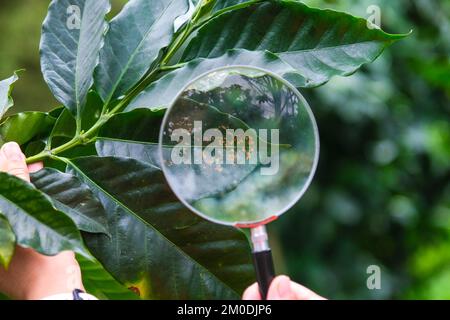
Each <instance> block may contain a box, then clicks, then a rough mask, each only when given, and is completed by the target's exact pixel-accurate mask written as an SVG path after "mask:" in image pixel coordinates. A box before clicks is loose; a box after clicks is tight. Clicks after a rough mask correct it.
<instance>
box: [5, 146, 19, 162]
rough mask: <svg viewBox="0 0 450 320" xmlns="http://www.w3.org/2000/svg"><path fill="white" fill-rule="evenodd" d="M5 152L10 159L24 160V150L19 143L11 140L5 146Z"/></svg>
mask: <svg viewBox="0 0 450 320" xmlns="http://www.w3.org/2000/svg"><path fill="white" fill-rule="evenodd" d="M3 153H4V154H5V156H6V158H7V159H8V160H10V161H23V160H24V157H23V154H22V150H20V147H19V145H18V144H17V143H14V142H10V143H7V144H5V145H4V146H3Z"/></svg>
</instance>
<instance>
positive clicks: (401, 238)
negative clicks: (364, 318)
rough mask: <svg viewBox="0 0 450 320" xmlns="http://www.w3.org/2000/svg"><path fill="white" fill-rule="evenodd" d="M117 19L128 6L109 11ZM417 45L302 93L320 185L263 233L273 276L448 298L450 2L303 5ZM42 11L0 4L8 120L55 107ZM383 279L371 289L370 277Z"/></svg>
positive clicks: (378, 293)
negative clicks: (10, 94) (376, 273)
mask: <svg viewBox="0 0 450 320" xmlns="http://www.w3.org/2000/svg"><path fill="white" fill-rule="evenodd" d="M112 2H113V5H114V9H113V13H111V16H113V14H114V12H117V11H118V10H119V9H120V5H121V3H124V2H126V1H124V0H121V1H120V0H116V1H112ZM304 2H306V3H307V4H309V5H312V6H316V7H321V8H333V9H338V10H342V11H347V12H350V13H352V14H354V15H357V16H362V17H365V18H367V17H369V15H370V14H368V13H367V8H368V7H369V6H370V5H378V6H379V7H380V9H381V14H382V16H381V22H382V27H383V28H384V29H385V30H386V31H389V32H395V33H406V32H408V31H409V30H413V34H412V35H411V36H410V37H409V38H407V39H406V40H403V41H400V42H399V43H397V44H395V45H394V46H393V47H391V48H389V49H388V50H387V51H386V52H385V53H384V54H383V56H382V57H381V58H380V59H379V60H377V61H376V62H375V63H374V64H372V65H370V66H367V67H365V68H364V69H363V71H361V72H358V73H357V74H355V75H353V76H352V77H349V78H335V79H333V80H332V81H331V82H330V83H328V84H327V85H326V86H324V87H322V88H319V89H311V90H303V93H304V94H305V96H306V97H307V99H308V100H309V102H310V104H311V106H312V108H313V111H314V113H315V115H316V118H317V122H318V124H319V128H320V134H321V144H322V151H321V160H320V164H319V168H318V173H317V175H316V179H315V180H314V182H313V184H312V186H311V187H310V189H309V191H308V192H307V194H306V195H305V196H304V198H303V199H302V200H301V201H300V202H299V203H298V205H297V206H296V207H295V208H293V209H292V210H290V212H288V213H287V214H286V215H284V216H283V217H282V218H281V219H280V220H279V221H276V222H274V223H273V224H272V225H271V226H270V232H271V241H272V247H273V249H274V252H275V256H276V257H275V259H276V261H277V271H278V272H279V273H287V274H289V275H290V276H291V277H292V278H293V279H294V280H296V281H298V282H300V283H302V284H304V285H306V286H308V287H311V288H312V289H313V290H315V291H317V292H318V293H320V294H322V295H324V296H326V297H328V298H334V299H336V298H351V299H389V298H396V299H400V298H408V299H414V298H424V299H450V185H449V181H450V122H449V120H450V117H449V112H450V103H449V95H450V59H449V58H450V2H449V1H441V0H395V1H392V0H342V1H337V0H336V1H331V0H330V1H325V0H309V1H304ZM48 4H49V1H46V0H0V30H1V32H0V78H1V79H3V78H6V77H9V76H10V75H11V74H12V72H13V71H14V70H17V69H26V71H24V72H22V73H21V74H20V77H21V79H20V81H19V82H18V83H17V85H16V86H15V89H14V99H15V104H16V107H15V108H14V109H13V110H12V112H19V111H24V110H49V109H50V108H52V107H55V106H57V105H58V103H57V102H56V101H55V100H54V99H53V98H52V96H51V94H50V92H49V90H48V89H47V87H46V84H45V82H44V81H43V79H42V75H41V73H40V67H39V37H40V28H41V27H40V26H41V24H42V21H43V19H44V17H45V14H46V10H47V6H48ZM371 265H377V266H379V267H380V268H381V289H380V290H369V289H368V288H367V285H366V281H367V278H368V276H369V275H368V274H367V268H368V267H369V266H371Z"/></svg>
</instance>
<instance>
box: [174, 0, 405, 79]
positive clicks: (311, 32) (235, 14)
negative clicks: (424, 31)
mask: <svg viewBox="0 0 450 320" xmlns="http://www.w3.org/2000/svg"><path fill="white" fill-rule="evenodd" d="M404 36H405V35H391V34H387V33H385V32H383V31H382V30H380V29H376V28H373V29H369V28H368V27H367V21H366V20H364V19H361V18H356V17H353V16H351V15H348V14H346V13H341V12H337V11H332V10H321V9H315V8H310V7H308V6H306V5H304V4H302V3H300V2H298V1H276V2H272V1H269V2H263V3H258V4H254V5H252V6H249V7H245V8H242V9H239V10H233V11H231V12H227V13H224V14H221V15H219V16H218V17H216V18H214V19H212V20H210V21H209V22H208V23H207V24H205V25H204V26H203V27H202V28H201V29H200V30H199V31H198V33H197V35H196V36H195V37H194V38H193V39H192V41H191V42H190V43H189V45H188V47H187V48H186V50H185V51H184V53H183V57H182V61H189V60H193V59H197V58H200V57H203V58H215V57H220V56H222V55H223V54H225V53H226V52H227V51H228V50H230V49H246V50H251V51H266V50H267V51H269V52H272V53H273V54H275V55H276V56H277V57H278V58H280V59H281V60H283V61H284V62H285V63H287V64H289V65H290V66H291V67H292V68H293V69H295V70H297V71H298V73H300V74H301V75H302V76H303V77H304V78H305V83H303V85H302V87H315V86H319V85H321V84H324V83H325V82H327V81H328V80H329V79H330V78H331V77H333V76H337V75H340V76H347V75H350V74H352V73H354V72H355V71H356V70H358V69H359V68H360V67H361V66H362V65H363V64H365V63H369V62H372V61H373V60H375V59H376V58H377V57H378V56H379V55H380V54H381V53H382V51H383V50H384V49H385V48H386V47H387V46H389V45H390V44H392V43H393V42H394V41H396V40H398V39H401V38H403V37H404ZM237 62H238V61H237Z"/></svg>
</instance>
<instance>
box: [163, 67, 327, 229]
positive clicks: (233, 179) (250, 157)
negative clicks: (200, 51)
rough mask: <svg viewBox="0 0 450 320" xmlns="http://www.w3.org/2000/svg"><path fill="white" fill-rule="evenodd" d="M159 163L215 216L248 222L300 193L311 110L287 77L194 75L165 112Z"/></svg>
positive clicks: (309, 160)
mask: <svg viewBox="0 0 450 320" xmlns="http://www.w3.org/2000/svg"><path fill="white" fill-rule="evenodd" d="M159 148H160V156H161V163H162V168H163V171H164V173H165V176H166V178H167V181H168V183H169V184H170V186H171V188H172V190H173V191H174V192H175V193H176V194H177V196H178V197H179V199H180V200H181V201H182V202H183V203H184V204H185V205H186V206H188V207H189V208H190V209H191V210H192V211H194V212H196V213H197V214H199V215H200V216H203V217H204V218H206V219H208V220H211V221H213V222H217V223H221V224H227V225H240V226H245V225H248V226H254V225H255V224H258V223H262V222H264V221H267V220H271V219H274V218H275V217H277V216H279V215H280V214H282V213H283V212H285V211H286V210H287V209H289V208H290V207H291V206H292V205H293V204H295V203H296V202H297V201H298V200H299V198H300V197H301V196H302V195H303V193H304V192H305V191H306V189H307V187H308V185H309V183H310V182H311V179H312V176H313V174H314V172H315V169H316V166H317V161H318V153H319V139H318V131H317V125H316V122H315V120H314V117H313V114H312V112H311V110H310V108H309V106H308V104H307V102H306V100H305V99H304V98H303V97H302V95H301V94H300V93H299V92H298V91H297V90H296V89H295V88H294V87H292V86H291V85H290V84H288V83H287V82H286V81H285V80H283V79H281V78H279V77H278V76H275V75H273V74H270V73H268V72H265V71H263V70H259V69H253V68H247V67H229V68H224V69H220V70H216V71H213V72H210V73H208V74H205V75H203V76H201V77H200V78H197V79H196V80H195V81H193V82H192V83H191V84H189V85H188V86H187V87H186V88H185V89H184V90H183V91H182V92H181V93H180V94H179V96H178V97H177V98H176V100H175V101H174V103H173V105H172V106H171V108H170V109H169V110H168V111H167V113H166V115H165V118H164V121H163V125H162V129H161V135H160V144H159Z"/></svg>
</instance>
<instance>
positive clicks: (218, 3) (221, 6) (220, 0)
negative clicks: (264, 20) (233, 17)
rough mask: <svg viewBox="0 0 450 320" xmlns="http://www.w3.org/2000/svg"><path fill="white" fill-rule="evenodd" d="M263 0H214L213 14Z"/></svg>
mask: <svg viewBox="0 0 450 320" xmlns="http://www.w3.org/2000/svg"><path fill="white" fill-rule="evenodd" d="M263 1H264V0H215V1H212V3H213V6H212V9H211V14H221V13H223V12H227V11H230V10H236V9H241V8H244V7H247V6H249V5H252V4H255V3H258V2H263Z"/></svg>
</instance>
